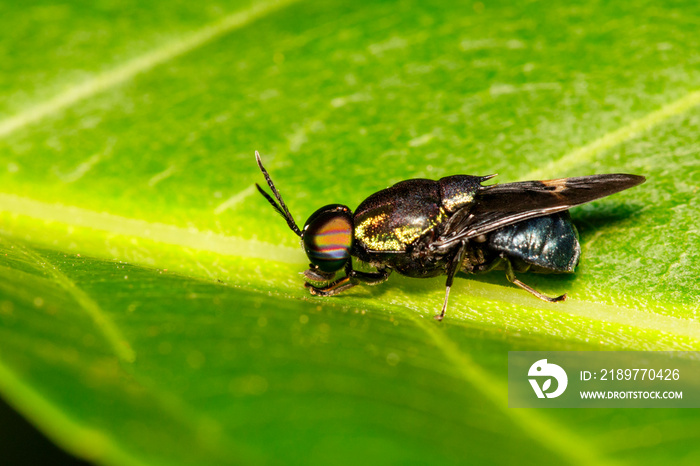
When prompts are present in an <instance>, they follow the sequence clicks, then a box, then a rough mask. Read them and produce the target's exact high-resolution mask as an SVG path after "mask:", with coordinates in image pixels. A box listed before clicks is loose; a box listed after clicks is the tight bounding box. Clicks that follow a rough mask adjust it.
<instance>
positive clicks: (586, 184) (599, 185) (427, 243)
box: [255, 151, 645, 320]
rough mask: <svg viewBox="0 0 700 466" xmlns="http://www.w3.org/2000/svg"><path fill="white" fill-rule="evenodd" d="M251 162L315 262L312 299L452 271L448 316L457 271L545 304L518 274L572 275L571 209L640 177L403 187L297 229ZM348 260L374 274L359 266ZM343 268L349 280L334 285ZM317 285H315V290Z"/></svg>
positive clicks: (411, 183) (419, 182)
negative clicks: (501, 273) (496, 279)
mask: <svg viewBox="0 0 700 466" xmlns="http://www.w3.org/2000/svg"><path fill="white" fill-rule="evenodd" d="M255 158H256V160H257V163H258V167H259V168H260V171H262V173H263V175H264V177H265V180H266V181H267V184H268V186H269V187H270V189H271V190H272V193H273V194H274V196H275V199H277V201H278V202H279V204H278V203H277V202H275V199H273V198H272V196H270V195H269V194H268V193H267V192H265V190H263V189H262V188H261V187H260V185H258V184H257V183H256V186H257V188H258V191H260V193H261V194H262V195H263V196H264V197H265V199H267V201H268V202H269V203H270V205H272V207H273V208H274V209H275V210H276V211H277V212H278V213H279V214H280V215H282V217H284V219H285V220H286V221H287V225H289V228H291V229H292V231H293V232H294V233H296V234H297V235H298V236H299V237H300V238H301V242H302V246H303V248H304V251H305V252H306V255H307V256H308V258H309V260H310V261H311V263H310V264H309V269H308V270H306V271H305V272H304V277H305V278H306V279H307V280H308V281H307V282H306V284H305V286H306V287H307V288H308V289H309V291H310V292H311V294H313V295H318V296H332V295H335V294H338V293H340V292H342V291H345V290H347V289H348V288H352V287H353V286H355V285H359V284H366V285H376V284H379V283H382V282H384V281H386V280H387V279H388V277H389V274H390V273H391V271H392V270H396V272H398V273H400V274H401V275H406V276H409V277H417V278H427V277H435V276H438V275H443V274H446V275H447V283H446V284H445V299H444V302H443V305H442V310H441V312H440V313H439V314H437V315H436V316H435V318H436V319H437V320H442V318H443V317H444V316H445V311H446V309H447V301H448V298H449V296H450V287H451V286H452V281H453V280H454V277H455V275H456V274H457V272H460V271H461V272H464V273H484V272H489V271H491V270H494V269H503V270H505V274H506V278H507V279H508V281H510V282H511V283H513V284H515V285H517V286H519V287H520V288H522V289H524V290H525V291H527V292H529V293H531V294H532V295H534V296H536V297H537V298H539V299H541V300H544V301H547V302H557V301H563V300H564V299H566V294H563V295H561V296H557V297H549V296H545V295H544V294H542V293H540V292H539V291H537V290H535V289H533V288H531V287H529V286H528V285H526V284H525V283H523V282H521V281H520V280H518V279H517V278H516V277H515V273H516V272H518V273H520V272H526V271H531V272H536V273H573V272H574V269H575V267H576V265H577V264H578V261H579V257H580V255H581V246H580V245H579V241H578V233H577V231H576V227H574V224H573V223H572V221H571V217H570V216H569V212H568V209H569V208H571V207H573V206H576V205H579V204H584V203H586V202H590V201H593V200H595V199H599V198H601V197H605V196H609V195H611V194H614V193H617V192H620V191H623V190H625V189H628V188H631V187H633V186H637V185H638V184H641V183H643V182H644V181H645V178H644V177H643V176H638V175H627V174H608V175H592V176H581V177H574V178H560V179H556V180H544V181H520V182H517V183H506V184H492V185H487V186H483V185H482V183H483V182H484V181H487V180H490V179H491V178H493V177H495V176H496V175H487V176H470V175H454V176H447V177H445V178H441V179H439V180H437V181H434V180H427V179H413V180H406V181H401V182H399V183H397V184H395V185H393V186H391V187H389V188H387V189H384V190H382V191H379V192H377V193H374V194H372V195H371V196H369V197H368V198H367V199H365V200H364V201H363V202H362V203H361V204H360V206H359V207H358V208H357V209H356V210H355V212H354V213H353V212H352V211H351V210H350V208H349V207H347V206H344V205H340V204H331V205H327V206H325V207H321V208H320V209H318V210H317V211H316V212H314V213H313V214H311V216H310V217H309V219H308V220H307V221H306V224H305V225H304V228H303V229H300V228H299V227H298V225H297V224H296V222H295V221H294V218H293V217H292V214H290V213H289V210H288V209H287V206H286V205H285V203H284V201H283V200H282V196H281V195H280V193H279V191H278V190H277V188H276V187H275V185H274V183H273V182H272V179H271V178H270V175H269V174H268V172H267V170H265V167H263V164H262V161H261V160H260V154H258V152H257V151H256V152H255ZM352 257H355V258H357V259H358V260H360V261H362V262H365V263H368V264H369V265H370V266H372V267H374V268H375V269H376V272H363V271H359V270H355V269H354V268H353V266H352ZM341 269H344V272H345V276H343V277H342V278H339V279H335V275H336V272H338V271H339V270H341ZM317 285H318V286H317Z"/></svg>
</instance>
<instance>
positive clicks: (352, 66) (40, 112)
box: [0, 0, 700, 464]
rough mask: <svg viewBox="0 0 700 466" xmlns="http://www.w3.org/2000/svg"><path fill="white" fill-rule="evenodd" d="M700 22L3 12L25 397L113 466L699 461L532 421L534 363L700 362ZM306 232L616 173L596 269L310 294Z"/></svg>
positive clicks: (8, 383)
mask: <svg viewBox="0 0 700 466" xmlns="http://www.w3.org/2000/svg"><path fill="white" fill-rule="evenodd" d="M698 10H700V7H699V6H698V4H697V2H673V3H671V2H669V3H668V4H664V5H660V4H658V3H657V2H642V3H636V4H635V5H634V6H627V5H624V4H620V5H614V4H612V5H610V4H602V3H600V2H593V1H581V2H577V3H576V4H572V3H570V2H547V3H541V4H539V3H527V4H522V5H513V4H510V2H502V3H489V4H487V5H484V4H482V3H463V2H448V1H444V0H435V1H430V2H418V1H389V0H387V1H382V2H372V3H368V4H363V5H358V4H357V2H349V1H341V0H333V1H329V2H320V1H306V2H300V1H299V2H295V1H291V0H288V1H247V2H226V1H223V0H221V1H218V2H203V3H202V2H200V3H197V4H192V3H191V2H189V3H187V2H168V3H167V4H163V5H160V4H157V3H156V4H149V5H148V7H146V6H142V3H138V2H129V3H126V4H125V3H123V2H122V3H120V4H119V5H118V6H117V5H116V4H114V5H112V4H111V3H109V2H106V3H98V4H94V2H79V1H72V2H70V3H69V4H62V5H61V6H56V5H54V4H52V3H48V2H47V3H43V2H40V1H37V2H33V3H32V4H31V5H29V6H21V7H20V6H19V5H16V6H15V5H9V4H8V5H4V6H1V7H0V12H2V14H0V29H2V30H3V31H6V34H3V37H2V38H0V63H2V65H1V66H2V70H3V72H2V73H0V75H1V77H0V92H2V95H3V97H5V99H2V100H0V278H1V279H0V393H2V395H3V396H4V397H5V398H6V399H7V400H8V401H9V402H10V403H11V404H13V405H14V406H15V407H16V408H17V409H18V410H20V411H21V412H22V413H23V414H24V415H25V416H27V417H28V418H29V419H31V420H32V421H33V422H34V423H35V424H36V425H37V426H38V427H39V428H40V429H42V430H43V431H44V432H46V433H47V434H48V435H49V436H50V437H51V438H52V439H53V440H54V441H56V442H57V443H59V444H60V445H62V446H63V447H64V448H66V449H68V450H69V451H71V452H73V453H75V454H77V455H79V456H82V457H85V458H88V459H91V460H94V461H96V462H99V463H103V464H217V463H218V464H225V463H246V464H261V463H280V462H284V463H300V464H302V463H303V464H328V463H329V462H333V463H348V464H352V463H357V462H358V461H360V460H362V461H363V462H372V463H377V464H386V463H390V462H391V463H408V462H413V463H417V464H420V463H431V464H435V463H437V464H440V463H464V462H471V463H475V464H481V463H496V464H512V463H515V462H517V463H532V464H548V463H553V462H557V463H578V464H604V463H625V462H628V463H646V464H655V463H663V464H668V463H669V462H675V463H683V462H685V463H687V464H695V463H696V462H697V459H698V457H697V453H696V450H697V448H696V445H697V441H698V438H697V437H698V434H697V432H698V431H699V430H698V419H697V415H696V414H695V413H694V411H692V410H594V411H591V412H589V411H587V410H550V411H547V412H543V411H538V410H516V409H510V408H508V407H507V397H506V394H507V385H506V382H507V357H508V356H507V355H508V351H514V350H612V349H625V350H698V349H699V348H700V322H699V321H698V315H697V312H698V304H697V303H698V301H699V298H700V281H699V280H698V278H697V277H698V276H700V260H698V253H697V251H699V250H700V235H699V234H698V229H697V218H698V214H699V213H700V205H699V204H698V196H697V193H698V189H699V187H700V157H699V156H698V154H699V153H700V143H698V141H697V133H698V122H699V121H700V108H698V107H699V105H700V91H699V90H698V89H699V88H700V86H699V83H700V72H699V71H698V68H697V57H696V51H697V50H698V47H699V46H700V43H699V42H700V39H699V38H698V35H697V33H696V29H697V25H696V24H695V21H694V20H693V18H695V17H697V14H698V13H700V11H698ZM255 150H259V151H260V152H261V153H262V154H263V158H264V160H265V163H266V166H267V168H268V170H269V171H270V173H271V175H272V177H273V179H274V180H275V183H276V184H277V186H278V187H279V189H280V190H281V192H282V193H283V195H284V198H285V201H286V202H287V204H288V206H289V208H290V210H291V212H292V213H293V214H294V216H295V218H296V220H297V221H298V222H303V220H305V218H306V217H307V216H308V215H309V214H310V213H311V212H313V211H314V210H316V209H317V208H318V207H320V206H321V205H324V204H328V203H336V202H337V203H344V204H347V205H349V206H351V207H355V206H357V205H358V204H359V203H360V202H361V201H362V200H363V199H364V198H366V197H367V196H369V195H370V194H372V193H373V192H376V191H378V190H380V189H382V188H384V187H386V186H388V185H391V184H392V183H395V182H397V181H400V180H403V179H408V178H418V177H427V178H435V179H436V178H439V177H442V176H446V175H451V174H457V173H468V174H479V175H485V174H489V173H495V172H497V173H499V176H498V178H497V179H498V180H499V181H500V182H506V181H516V180H522V179H540V178H557V177H562V176H576V175H584V174H593V173H613V172H628V173H635V174H641V175H645V176H647V178H648V181H647V183H646V184H644V185H642V186H639V187H637V188H634V189H632V190H629V191H626V192H623V193H621V194H618V195H615V196H612V197H610V198H605V199H603V200H600V201H596V202H594V203H591V204H588V205H585V206H582V207H579V208H576V209H573V211H572V216H573V218H574V221H575V223H576V224H577V226H578V227H579V231H580V233H581V240H582V246H583V259H582V262H581V265H580V267H579V269H578V270H577V273H576V274H574V275H566V276H563V275H558V276H547V275H533V274H524V275H523V276H521V277H520V278H521V279H522V280H523V281H525V282H526V283H528V284H530V285H532V286H533V287H535V288H536V289H538V290H541V291H542V292H544V293H547V294H552V295H554V294H561V293H564V292H567V293H568V294H569V297H570V299H569V300H568V301H567V302H565V303H557V304H547V303H543V302H540V301H538V300H536V299H535V298H533V297H531V296H530V295H528V294H527V293H525V292H523V291H522V290H520V289H518V288H515V287H513V286H512V285H510V284H509V283H508V282H507V281H506V279H505V277H503V276H502V274H501V273H499V272H495V273H492V274H489V275H484V276H478V277H463V278H465V279H459V280H457V281H456V283H455V285H454V286H453V289H452V295H451V302H450V308H449V310H448V315H447V318H446V319H445V321H443V322H442V323H436V322H435V321H434V320H433V319H432V315H433V314H435V313H436V311H437V310H438V309H439V307H440V305H441V303H442V299H443V296H444V277H442V278H436V279H426V280H418V279H410V278H405V277H400V276H398V275H397V274H394V275H392V276H391V278H390V279H389V281H388V282H387V283H385V284H382V285H380V286H377V287H357V288H354V289H352V290H350V291H348V292H345V293H343V294H342V295H340V296H338V297H333V298H315V297H311V296H309V295H308V293H307V292H306V290H305V289H304V287H303V278H302V277H301V276H300V275H299V272H302V271H303V270H304V268H305V265H306V263H307V261H306V258H305V257H304V255H303V252H302V251H301V250H300V248H299V244H298V238H297V237H296V236H295V235H294V234H293V233H292V232H290V231H289V229H288V228H287V226H286V225H285V223H284V222H283V221H282V220H281V219H280V218H279V216H277V215H276V214H275V212H273V211H272V209H271V208H270V207H269V205H267V203H266V201H265V200H264V199H263V198H262V197H261V196H259V195H258V194H257V193H256V192H255V188H254V183H255V182H258V183H260V182H261V181H262V175H261V174H260V173H259V171H258V169H257V166H256V164H255V161H254V157H253V153H254V151H255Z"/></svg>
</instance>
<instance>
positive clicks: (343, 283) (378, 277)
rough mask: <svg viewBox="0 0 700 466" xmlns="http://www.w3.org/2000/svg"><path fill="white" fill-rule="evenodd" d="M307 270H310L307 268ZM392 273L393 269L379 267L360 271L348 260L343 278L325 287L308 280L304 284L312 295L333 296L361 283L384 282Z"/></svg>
mask: <svg viewBox="0 0 700 466" xmlns="http://www.w3.org/2000/svg"><path fill="white" fill-rule="evenodd" d="M307 272H309V271H308V270H307ZM390 273H391V269H377V271H376V272H360V271H359V270H354V269H353V268H352V261H348V263H347V264H346V265H345V276H344V277H343V278H339V279H338V280H335V281H333V282H331V283H328V284H327V285H325V286H323V287H316V286H314V285H312V284H311V283H309V282H306V283H305V284H304V286H306V287H307V288H308V289H309V291H310V292H311V294H312V295H316V296H333V295H336V294H338V293H341V292H343V291H345V290H347V289H348V288H352V287H353V286H355V285H359V284H361V283H364V284H365V285H378V284H379V283H383V282H385V281H386V280H387V279H388V278H389V274H390ZM304 275H305V276H307V277H309V276H313V275H314V274H313V273H312V274H311V275H310V274H308V273H304Z"/></svg>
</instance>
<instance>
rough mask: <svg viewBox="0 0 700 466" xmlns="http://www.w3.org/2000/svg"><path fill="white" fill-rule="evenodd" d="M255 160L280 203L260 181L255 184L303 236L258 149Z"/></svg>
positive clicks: (299, 234)
mask: <svg viewBox="0 0 700 466" xmlns="http://www.w3.org/2000/svg"><path fill="white" fill-rule="evenodd" d="M255 160H256V161H257V162H258V167H259V168H260V171H261V172H262V174H263V176H264V177H265V180H266V181H267V185H268V186H269V187H270V189H271V190H272V194H274V195H275V198H277V200H278V201H279V205H277V203H276V202H275V200H274V199H272V196H270V195H269V194H267V193H266V192H265V191H264V190H263V189H262V188H261V187H260V185H259V184H258V183H255V186H256V187H257V188H258V191H260V194H262V195H263V196H264V197H265V199H267V202H269V203H270V205H271V206H272V207H274V208H275V210H276V211H277V212H278V213H279V214H280V215H281V216H282V217H284V219H285V220H286V221H287V225H289V228H291V229H292V231H293V232H294V233H296V234H297V236H301V230H300V229H299V227H298V226H297V223H296V222H295V221H294V217H292V214H290V213H289V209H287V206H286V205H285V203H284V201H283V200H282V196H281V195H280V192H279V191H277V188H275V184H274V183H273V182H272V179H271V178H270V174H269V173H267V170H265V167H263V164H262V160H260V154H259V153H258V151H255Z"/></svg>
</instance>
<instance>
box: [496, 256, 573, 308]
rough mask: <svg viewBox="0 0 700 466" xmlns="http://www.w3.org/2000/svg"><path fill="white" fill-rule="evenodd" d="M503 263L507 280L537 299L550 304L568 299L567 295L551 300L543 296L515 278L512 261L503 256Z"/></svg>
mask: <svg viewBox="0 0 700 466" xmlns="http://www.w3.org/2000/svg"><path fill="white" fill-rule="evenodd" d="M501 262H502V263H503V265H504V266H505V268H506V278H507V279H508V281H509V282H511V283H512V284H514V285H518V286H519V287H520V288H522V289H523V290H525V291H527V292H528V293H530V294H531V295H533V296H536V297H537V298H539V299H541V300H542V301H547V302H548V303H556V302H559V301H564V300H565V299H566V293H564V294H563V295H561V296H557V297H555V298H550V297H549V296H546V295H543V294H542V293H540V292H539V291H537V290H536V289H534V288H531V287H529V286H528V285H526V284H525V283H523V282H521V281H520V280H518V279H517V278H515V271H514V270H513V264H511V262H510V260H509V259H508V258H507V257H503V256H501Z"/></svg>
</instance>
